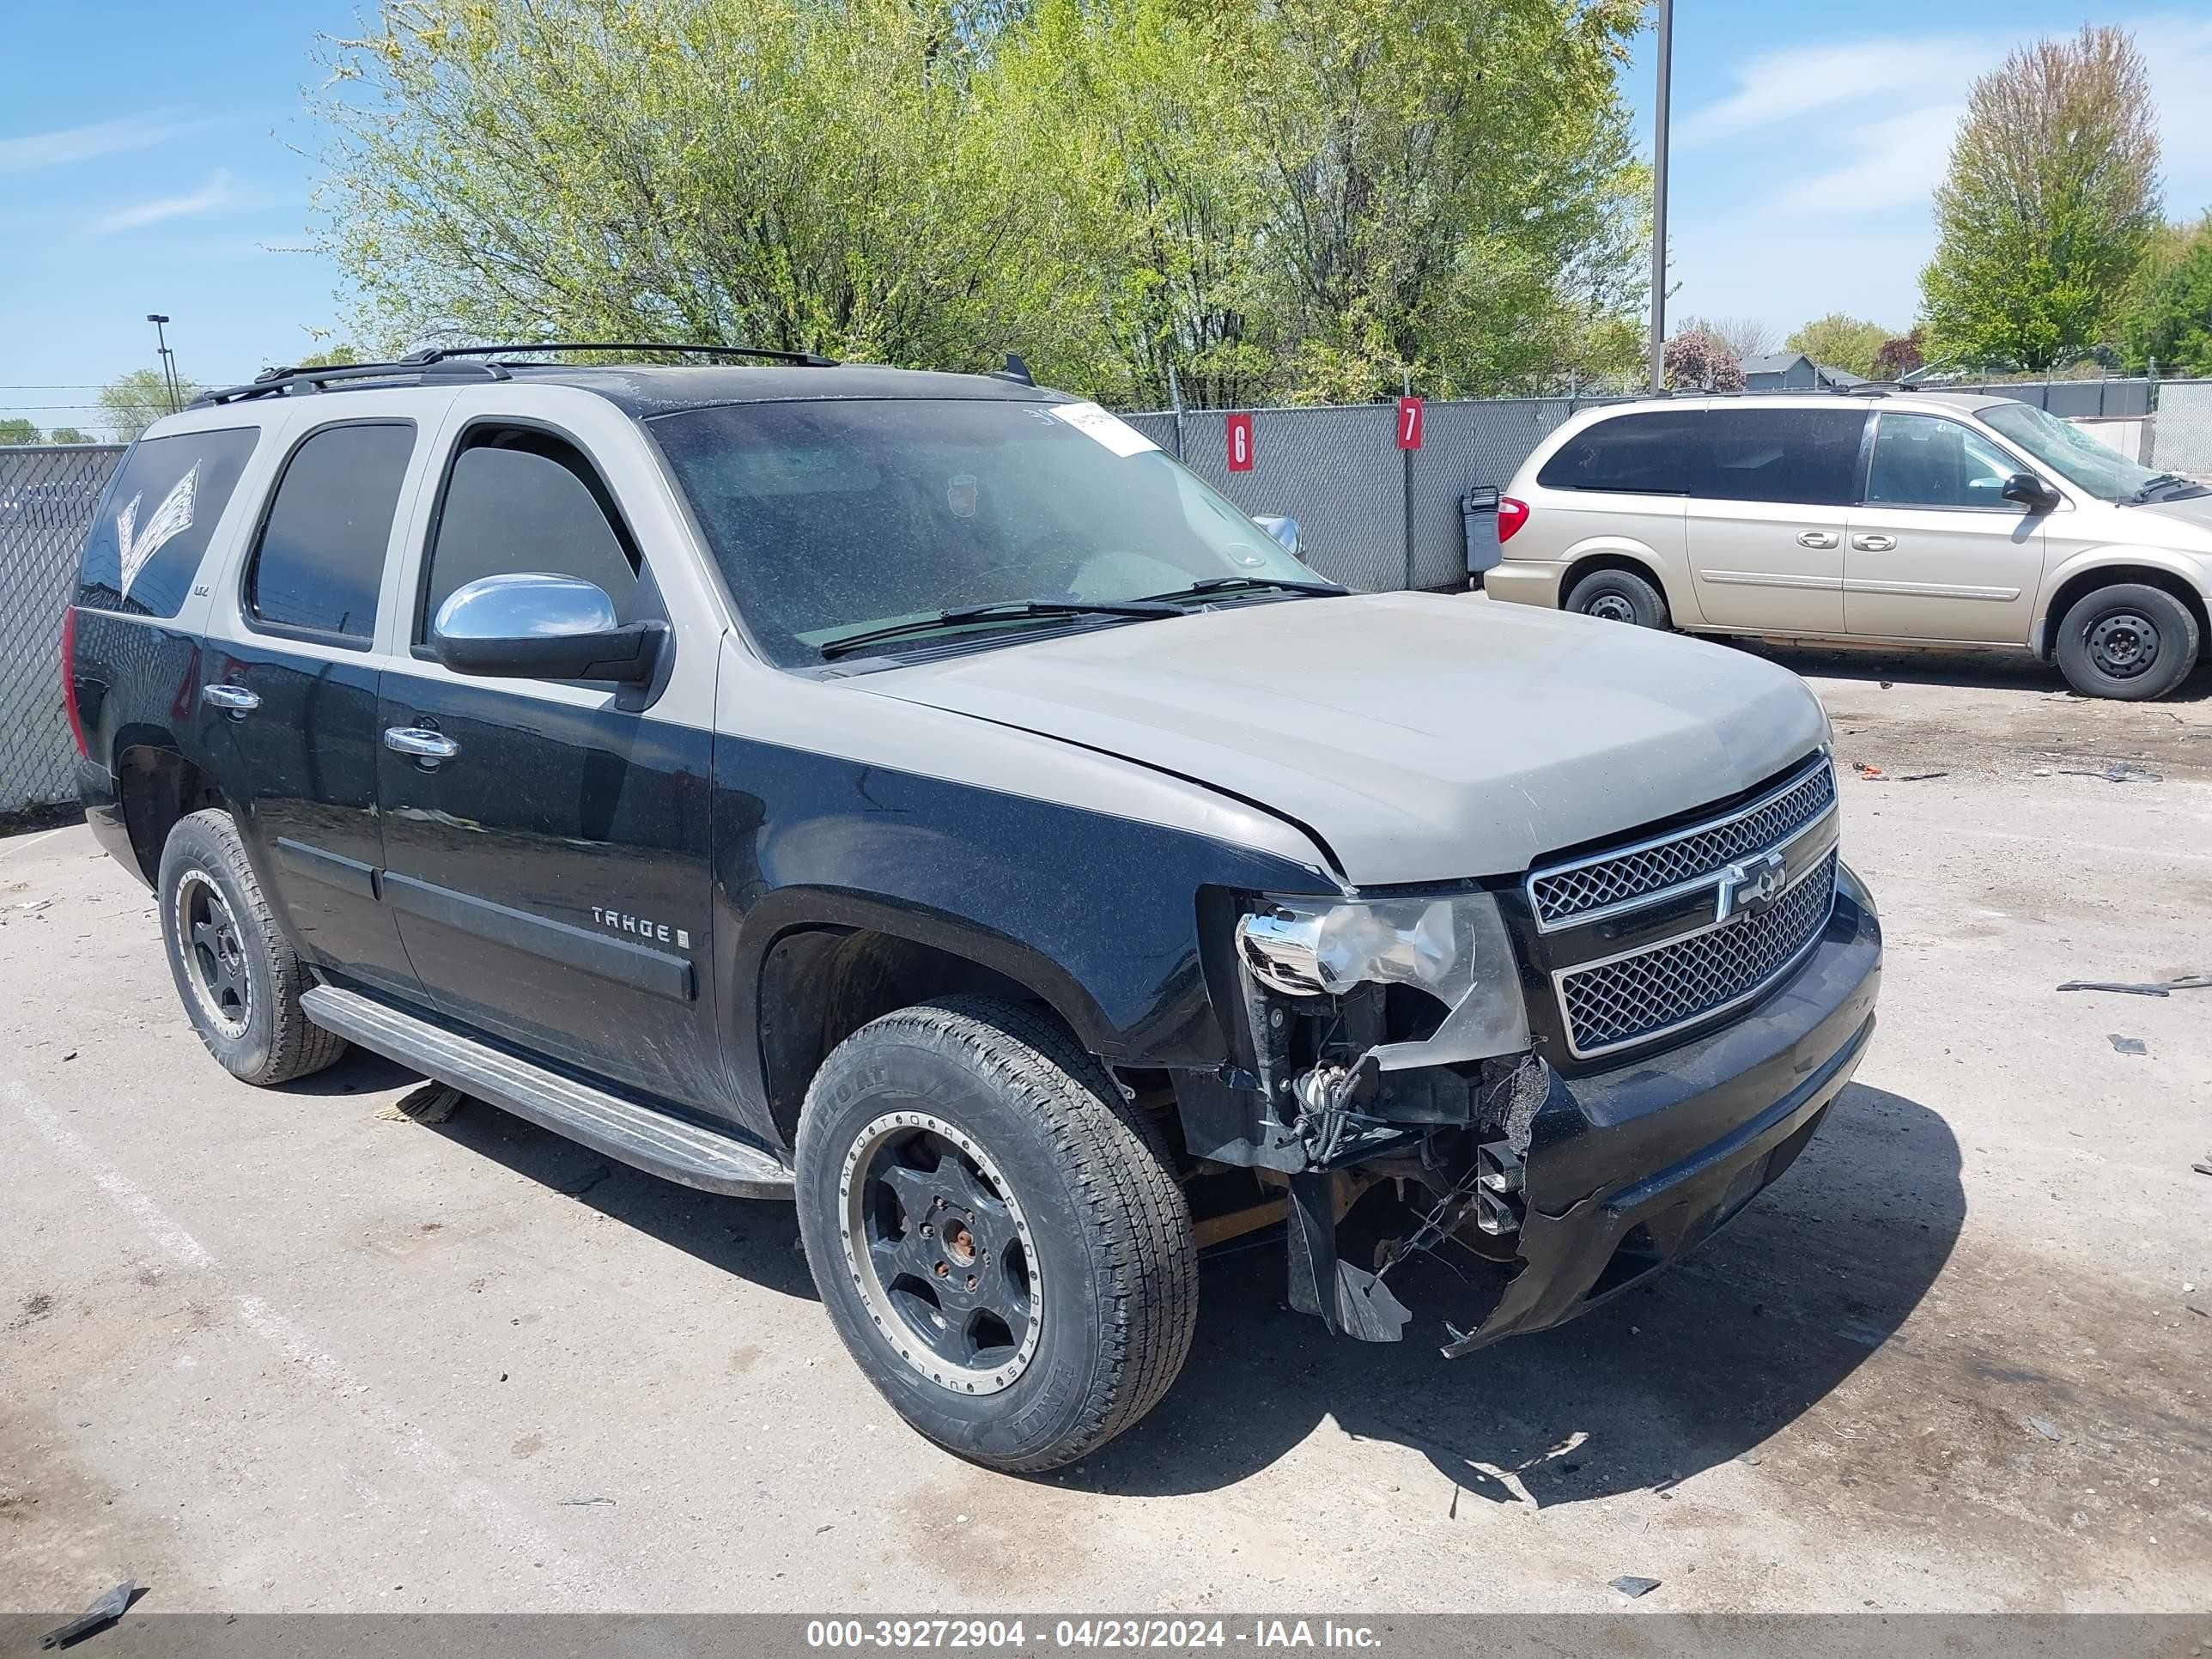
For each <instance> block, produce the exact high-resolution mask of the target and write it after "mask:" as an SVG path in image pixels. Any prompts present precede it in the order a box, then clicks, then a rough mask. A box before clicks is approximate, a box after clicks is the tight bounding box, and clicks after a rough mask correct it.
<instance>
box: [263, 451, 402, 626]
mask: <svg viewBox="0 0 2212 1659" xmlns="http://www.w3.org/2000/svg"><path fill="white" fill-rule="evenodd" d="M414 448H415V428H414V426H413V425H412V423H392V424H380V425H363V426H334V427H330V428H325V430H323V431H320V432H318V433H316V434H314V435H313V436H312V437H310V438H309V439H307V441H306V442H305V443H302V444H301V446H300V447H298V448H297V449H295V450H294V451H293V452H292V459H291V460H290V461H289V462H288V463H287V464H286V465H285V468H284V475H283V477H281V478H279V479H278V480H277V481H276V495H275V496H274V498H273V499H272V500H271V501H270V503H269V515H268V517H267V518H266V519H265V520H263V522H262V526H261V540H260V543H259V544H258V546H257V547H256V548H255V549H254V552H253V565H252V569H251V570H250V571H249V572H248V573H247V574H246V611H247V613H248V614H249V615H250V616H252V617H253V619H254V620H255V621H257V622H260V623H267V624H269V625H270V626H273V627H276V628H294V629H303V630H305V631H307V632H309V633H314V634H330V635H337V636H338V637H339V638H342V639H348V640H367V639H368V637H369V635H370V634H371V633H373V632H374V629H375V627H376V592H377V589H378V588H379V587H380V586H381V585H382V583H383V580H384V554H385V550H386V547H387V546H389V545H390V544H391V541H392V515H393V514H394V513H397V512H398V508H399V486H400V483H401V482H402V480H404V478H405V477H406V475H407V458H408V457H409V456H410V454H411V453H413V452H414Z"/></svg>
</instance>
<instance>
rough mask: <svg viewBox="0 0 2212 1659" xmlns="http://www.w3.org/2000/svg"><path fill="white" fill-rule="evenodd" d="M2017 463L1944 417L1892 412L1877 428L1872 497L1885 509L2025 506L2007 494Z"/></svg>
mask: <svg viewBox="0 0 2212 1659" xmlns="http://www.w3.org/2000/svg"><path fill="white" fill-rule="evenodd" d="M2017 471H2020V467H2019V465H2018V463H2016V462H2015V461H2014V459H2012V457H2011V456H2009V455H2008V454H2006V453H2004V451H2002V449H1999V448H1998V447H1996V445H1995V444H1993V443H1991V442H1990V441H1989V440H1988V439H1986V438H1984V437H1983V436H1982V435H1980V434H1979V433H1977V432H1974V431H1972V430H1970V429H1969V428H1966V427H1964V426H1961V425H1960V423H1959V422H1956V421H1947V420H1945V419H1944V418H1943V417H1942V416H1940V415H1888V414H1885V415H1884V416H1882V417H1881V424H1880V425H1879V426H1877V427H1876V428H1875V435H1874V464H1873V466H1872V467H1871V469H1870V470H1869V473H1868V475H1867V500H1868V501H1870V502H1875V503H1877V504H1879V505H1881V506H1883V507H1989V508H1991V509H1993V510H1998V511H2002V512H2007V513H2016V512H2019V511H2021V510H2022V509H2021V508H2020V507H2017V506H2015V504H2014V503H2013V502H2011V501H2007V500H2006V499H2005V498H2004V485H2005V480H2006V479H2007V478H2009V477H2011V476H2012V475H2013V474H2014V473H2015V472H2017Z"/></svg>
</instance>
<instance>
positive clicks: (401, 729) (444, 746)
mask: <svg viewBox="0 0 2212 1659" xmlns="http://www.w3.org/2000/svg"><path fill="white" fill-rule="evenodd" d="M384 746H385V747H386V749H389V750H393V751H394V752H396V753H398V754H402V755H411V756H413V757H415V758H416V760H418V761H421V762H422V763H423V764H425V765H426V766H435V765H436V764H437V763H439V762H440V761H449V760H451V759H453V757H454V756H456V755H458V754H459V753H460V752H461V745H460V744H458V743H455V742H454V741H453V739H452V738H449V737H447V735H446V734H445V733H444V732H433V731H432V730H430V728H429V727H428V726H386V727H385V728H384Z"/></svg>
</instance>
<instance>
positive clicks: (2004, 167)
mask: <svg viewBox="0 0 2212 1659" xmlns="http://www.w3.org/2000/svg"><path fill="white" fill-rule="evenodd" d="M2158 165H2159V145H2158V132H2157V128H2156V125H2155V115H2154V110H2153V108H2152V106H2151V99H2150V78H2149V75H2148V71H2147V70H2146V69H2145V66H2144V64H2143V58H2142V53H2141V52H2138V51H2136V46H2135V41H2134V39H2133V37H2132V36H2130V34H2128V33H2127V32H2126V31H2124V30H2122V29H2118V28H2111V27H2103V28H2091V27H2084V28H2083V29H2082V31H2081V33H2080V35H2078V36H2077V37H2075V39H2074V40H2044V41H2041V42H2039V43H2038V44H2037V45H2035V46H2030V47H2027V48H2024V49H2022V50H2020V51H2016V52H2014V53H2013V54H2012V55H2011V56H2010V57H2008V58H2006V59H2005V61H2004V63H2003V64H2002V66H2001V67H1999V68H1998V69H1997V70H1995V71H1993V72H1992V73H1990V74H1989V75H1986V76H1983V77H1982V78H1981V79H1980V80H1978V81H1977V82H1975V83H1974V88H1973V92H1972V95H1971V97H1970V99H1969V100H1968V103H1967V108H1966V115H1965V117H1964V118H1963V119H1962V120H1961V121H1960V125H1959V133H1958V137H1957V139H1956V140H1955V141H1954V143H1953V146H1952V149H1951V163H1950V172H1949V174H1948V177H1947V178H1946V179H1944V181H1943V183H1942V185H1940V186H1939V187H1938V188H1937V190H1936V228H1937V231H1938V234H1939V240H1938V243H1937V246H1936V258H1934V260H1933V261H1931V262H1930V263H1929V266H1928V268H1927V269H1926V270H1923V272H1922V273H1921V277H1920V289H1921V298H1922V304H1923V312H1924V314H1925V318H1926V322H1927V326H1928V340H1929V356H1931V357H1936V358H1947V359H1955V360H1960V361H1962V362H1967V363H1973V364H1979V363H1986V362H2015V363H2018V364H2019V365H2021V367H2022V368H2035V369H2042V368H2051V367H2052V366H2053V365H2055V364H2058V363H2061V362H2066V361H2069V360H2070V359H2071V358H2072V357H2073V356H2076V355H2078V354H2079V353H2080V352H2081V351H2082V350H2084V349H2087V348H2088V347H2090V346H2093V345H2095V344H2097V343H2099V342H2100V340H2102V339H2103V338H2104V337H2105V331H2106V327H2107V325H2109V323H2110V322H2111V320H2112V311H2113V308H2114V303H2115V301H2118V299H2119V297H2120V296H2121V294H2122V292H2123V290H2124V289H2125V287H2126V285H2127V283H2128V280H2129V278H2130V275H2131V274H2132V273H2133V271H2134V270H2135V268H2136V262H2137V260H2138V259H2140V258H2141V257H2142V252H2143V249H2144V247H2145V246H2146V244H2147V243H2148V241H2149V240H2150V237H2151V234H2152V232H2153V230H2154V228H2155V227H2156V225H2157V223H2158V210H2159V178H2158Z"/></svg>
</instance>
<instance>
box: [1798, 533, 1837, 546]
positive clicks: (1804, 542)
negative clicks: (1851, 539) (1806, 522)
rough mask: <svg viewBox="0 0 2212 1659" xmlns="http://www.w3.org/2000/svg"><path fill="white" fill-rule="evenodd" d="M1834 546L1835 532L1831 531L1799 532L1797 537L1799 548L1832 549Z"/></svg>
mask: <svg viewBox="0 0 2212 1659" xmlns="http://www.w3.org/2000/svg"><path fill="white" fill-rule="evenodd" d="M1835 544H1836V532H1834V531H1832V530H1807V531H1802V532H1799V534H1798V537H1797V545H1798V546H1800V547H1833V546H1834V545H1835Z"/></svg>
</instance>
